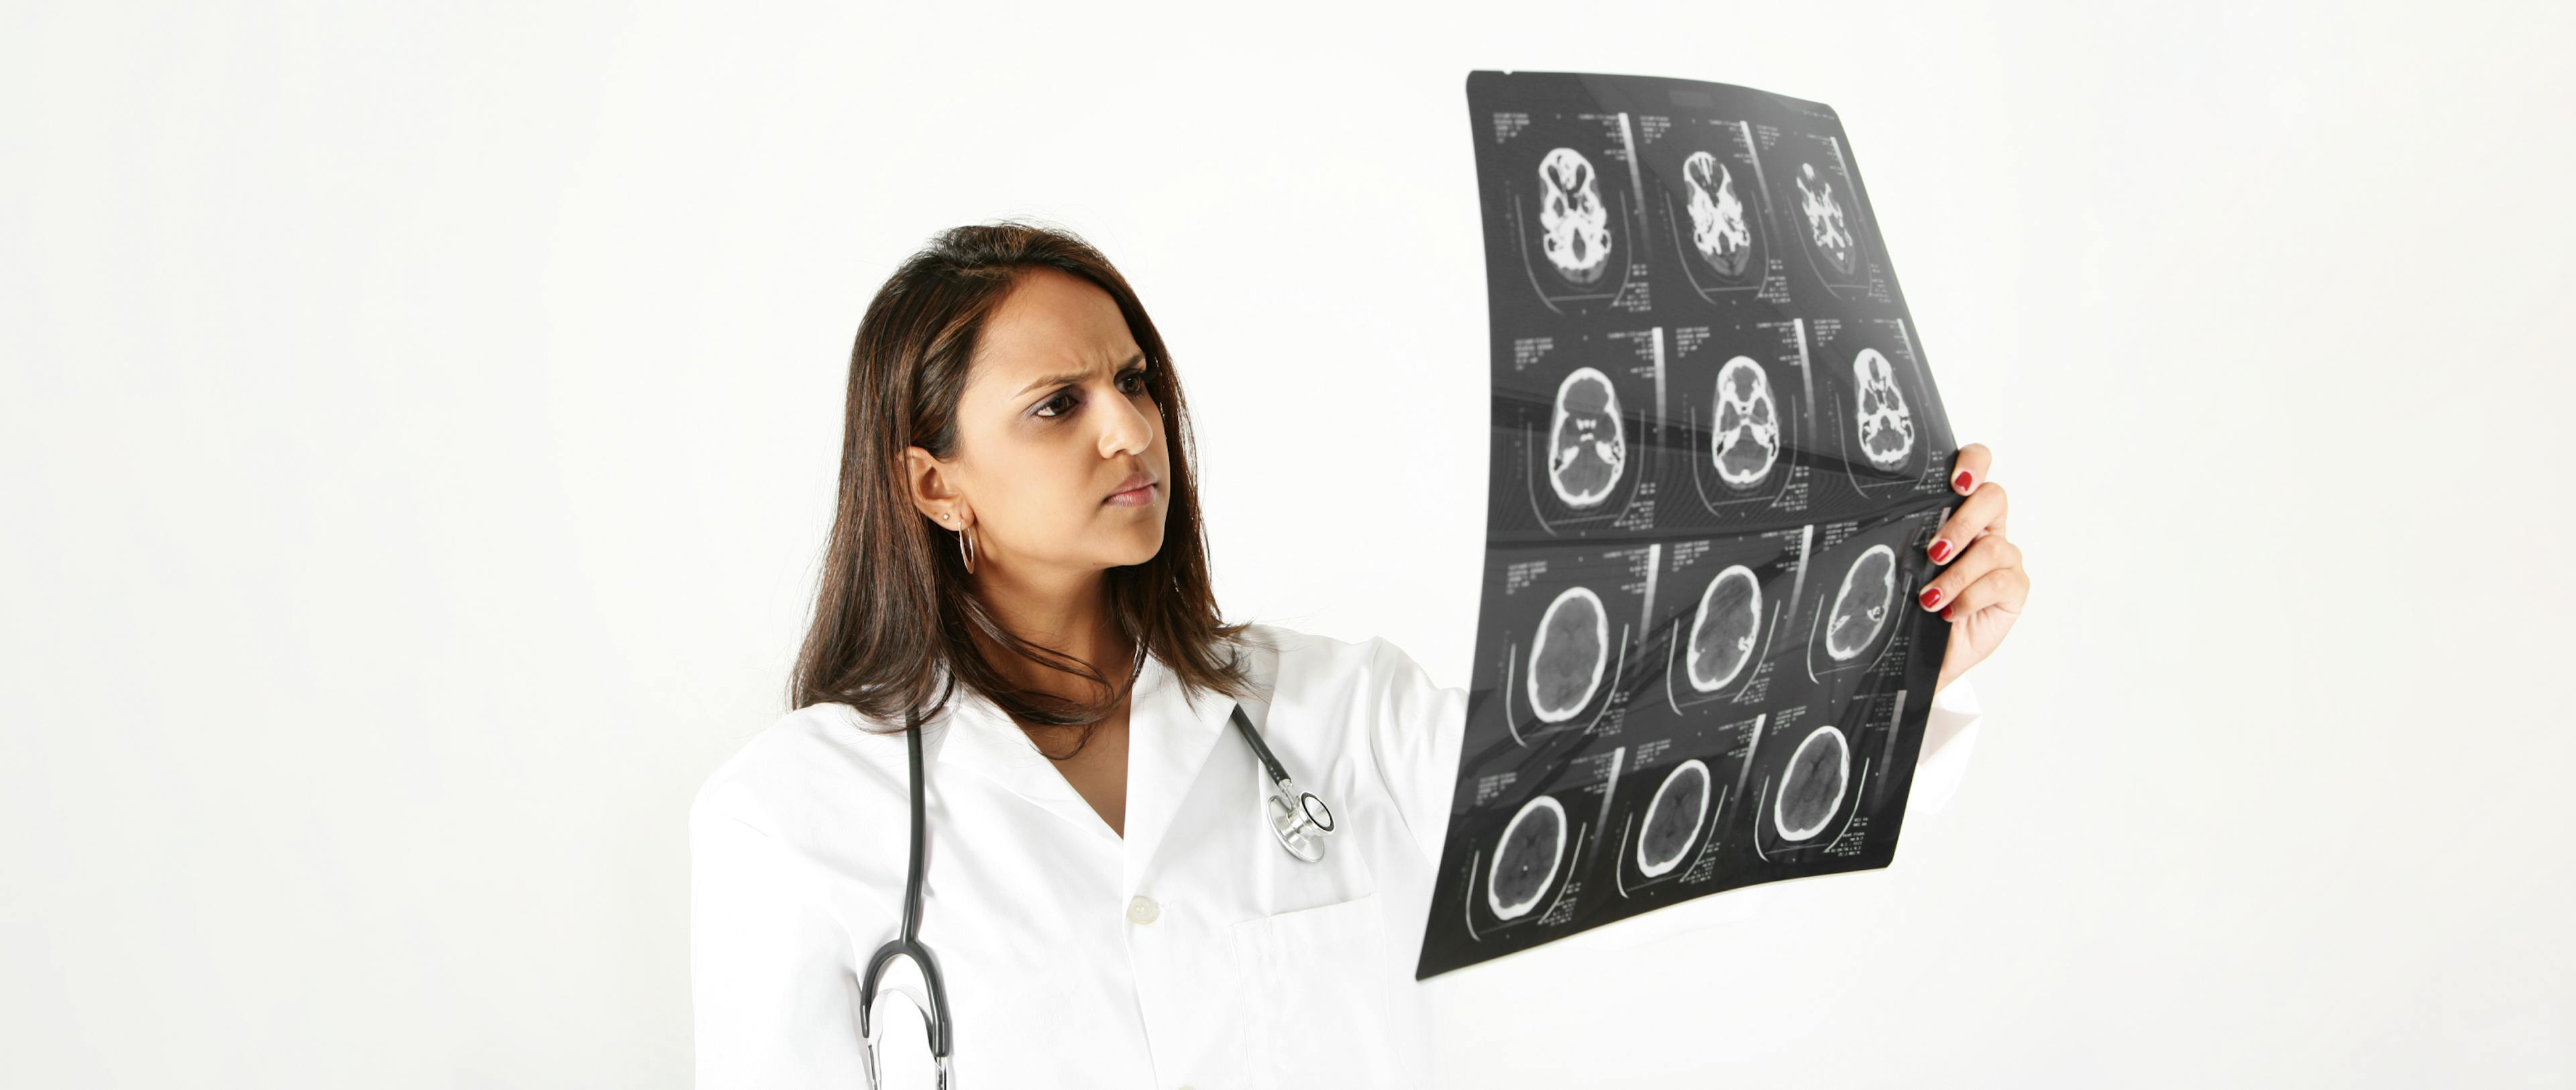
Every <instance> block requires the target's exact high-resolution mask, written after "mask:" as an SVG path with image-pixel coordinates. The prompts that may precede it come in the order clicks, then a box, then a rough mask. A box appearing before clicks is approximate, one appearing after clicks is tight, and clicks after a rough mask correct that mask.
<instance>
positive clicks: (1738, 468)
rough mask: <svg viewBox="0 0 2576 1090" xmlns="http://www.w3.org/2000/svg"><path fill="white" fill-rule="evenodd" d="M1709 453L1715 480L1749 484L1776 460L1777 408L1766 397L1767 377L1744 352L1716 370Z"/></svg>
mask: <svg viewBox="0 0 2576 1090" xmlns="http://www.w3.org/2000/svg"><path fill="white" fill-rule="evenodd" d="M1709 457H1710V458H1711V459H1712V460H1713V461H1715V462H1716V463H1717V476H1718V479H1719V480H1722V481H1725V482H1726V483H1727V484H1729V485H1732V486H1734V487H1737V488H1750V487H1752V486H1754V485H1757V484H1760V483H1762V478H1764V477H1766V476H1769V475H1770V473H1771V467H1772V465H1773V464H1775V463H1777V462H1778V461H1779V460H1780V410H1779V406H1778V404H1777V403H1776V402H1774V401H1773V400H1772V398H1771V378H1770V376H1768V375H1766V374H1764V373H1763V371H1762V365H1761V364H1758V363H1755V362H1753V358H1752V357H1750V356H1737V357H1735V358H1734V359H1731V360H1728V361H1726V366H1724V367H1721V368H1719V369H1718V371H1717V436H1716V438H1715V439H1713V440H1711V441H1710V445H1709Z"/></svg>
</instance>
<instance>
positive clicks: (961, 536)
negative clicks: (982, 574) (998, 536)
mask: <svg viewBox="0 0 2576 1090" xmlns="http://www.w3.org/2000/svg"><path fill="white" fill-rule="evenodd" d="M957 555H958V556H960V557H963V558H965V560H966V574H968V575H973V574H975V531H974V528H972V527H966V526H961V527H958V528H957Z"/></svg>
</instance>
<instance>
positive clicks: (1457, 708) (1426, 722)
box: [1369, 636, 1467, 865]
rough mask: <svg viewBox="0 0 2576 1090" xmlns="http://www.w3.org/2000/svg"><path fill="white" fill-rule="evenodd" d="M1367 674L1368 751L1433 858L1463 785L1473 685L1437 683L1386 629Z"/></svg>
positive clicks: (1374, 645)
mask: <svg viewBox="0 0 2576 1090" xmlns="http://www.w3.org/2000/svg"><path fill="white" fill-rule="evenodd" d="M1369 677H1370V679H1371V680H1372V682H1374V684H1375V685H1376V690H1377V709H1376V711H1377V714H1376V715H1375V716H1373V717H1371V718H1372V721H1371V723H1370V725H1369V752H1370V756H1372V757H1374V758H1375V759H1376V760H1377V767H1378V775H1379V776H1380V777H1381V778H1382V779H1383V780H1384V781H1385V782H1386V785H1387V789H1388V791H1389V792H1390V793H1392V794H1393V795H1394V796H1395V805H1396V809H1397V811H1398V812H1399V813H1400V814H1401V815H1402V817H1403V819H1404V827H1405V830H1406V831H1407V832H1409V833H1411V834H1413V839H1414V843H1415V844H1416V845H1417V846H1419V847H1420V848H1421V849H1422V855H1423V858H1425V859H1429V860H1431V861H1432V862H1433V863H1434V864H1435V865H1436V864H1438V862H1439V860H1440V849H1441V846H1442V845H1443V844H1444V843H1445V842H1446V841H1447V840H1448V837H1449V802H1450V798H1451V796H1452V795H1453V794H1455V793H1456V791H1457V787H1458V752H1459V747H1460V746H1461V745H1462V744H1463V743H1464V742H1465V740H1466V736H1467V690H1466V689H1464V688H1458V687H1447V688H1444V687H1442V686H1439V685H1435V684H1432V682H1431V675H1430V674H1429V673H1428V672H1426V671H1424V670H1423V669H1422V667H1421V665H1420V664H1418V663H1416V662H1414V661H1413V656H1411V655H1408V654H1405V653H1404V649H1402V648H1400V647H1397V646H1396V645H1394V644H1391V643H1388V642H1387V641H1386V638H1385V637H1383V636H1380V637H1377V638H1375V639H1373V640H1371V641H1370V642H1369Z"/></svg>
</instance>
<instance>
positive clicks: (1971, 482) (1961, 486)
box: [1950, 469, 1977, 492]
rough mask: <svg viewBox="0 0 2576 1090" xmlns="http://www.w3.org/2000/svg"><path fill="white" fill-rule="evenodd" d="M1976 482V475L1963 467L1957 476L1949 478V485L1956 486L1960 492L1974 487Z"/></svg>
mask: <svg viewBox="0 0 2576 1090" xmlns="http://www.w3.org/2000/svg"><path fill="white" fill-rule="evenodd" d="M1976 483H1977V475H1976V474H1974V473H1970V472H1968V471H1967V470H1964V469H1962V470H1960V471H1959V475H1958V476H1956V477H1952V478H1950V487H1952V488H1956V489H1958V490H1959V491H1961V492H1965V491H1967V490H1968V489H1970V488H1972V487H1974V486H1975V485H1976Z"/></svg>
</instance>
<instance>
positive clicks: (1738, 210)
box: [1682, 151, 1753, 279]
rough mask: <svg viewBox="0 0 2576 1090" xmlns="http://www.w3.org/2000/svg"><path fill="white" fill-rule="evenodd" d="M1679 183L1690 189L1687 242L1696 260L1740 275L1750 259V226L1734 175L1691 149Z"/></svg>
mask: <svg viewBox="0 0 2576 1090" xmlns="http://www.w3.org/2000/svg"><path fill="white" fill-rule="evenodd" d="M1682 183H1683V186H1684V187H1685V188H1686V189H1688V190H1689V192H1690V206H1689V207H1690V220H1691V245H1692V246H1693V247H1695V248H1697V249H1698V250H1699V256H1700V260H1702V261H1706V262H1708V267H1709V268H1711V269H1715V270H1716V271H1717V274H1718V275H1719V276H1723V277H1727V278H1729V279H1732V278H1734V277H1738V276H1742V275H1744V269H1745V266H1747V265H1749V264H1751V263H1752V261H1753V228H1752V226H1751V225H1750V224H1747V223H1746V222H1745V220H1744V201H1743V199H1742V198H1740V197H1738V196H1736V194H1735V175H1734V174H1732V173H1730V172H1729V171H1728V170H1727V169H1726V164H1724V163H1721V162H1718V161H1717V156H1714V155H1711V154H1709V153H1707V152H1704V151H1695V152H1692V153H1691V156H1690V158H1688V159H1685V160H1683V161H1682Z"/></svg>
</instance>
